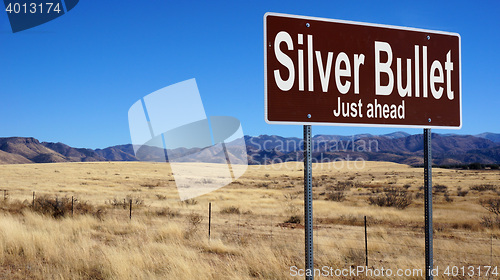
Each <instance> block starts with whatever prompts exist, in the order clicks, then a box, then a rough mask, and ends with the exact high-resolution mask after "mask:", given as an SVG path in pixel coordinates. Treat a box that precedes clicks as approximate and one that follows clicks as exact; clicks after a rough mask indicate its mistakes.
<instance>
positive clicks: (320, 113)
mask: <svg viewBox="0 0 500 280" xmlns="http://www.w3.org/2000/svg"><path fill="white" fill-rule="evenodd" d="M264 57H265V87H266V90H265V114H266V122H268V123H271V124H317V125H348V126H400V127H425V128H433V127H436V128H460V127H461V125H462V108H461V101H462V98H461V94H462V90H461V64H460V35H459V34H456V33H449V32H440V31H430V30H422V29H413V28H405V27H394V26H385V25H375V24H366V23H357V22H346V21H339V20H331V19H321V18H311V17H302V16H291V15H283V14H274V13H267V14H266V15H265V16H264Z"/></svg>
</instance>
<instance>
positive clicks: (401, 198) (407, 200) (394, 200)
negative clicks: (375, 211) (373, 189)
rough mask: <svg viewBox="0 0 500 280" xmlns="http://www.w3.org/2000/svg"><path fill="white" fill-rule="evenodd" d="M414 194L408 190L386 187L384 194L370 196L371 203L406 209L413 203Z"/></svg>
mask: <svg viewBox="0 0 500 280" xmlns="http://www.w3.org/2000/svg"><path fill="white" fill-rule="evenodd" d="M412 200H413V198H412V195H411V194H410V193H408V191H407V190H404V189H398V188H386V189H384V192H383V193H382V194H379V195H377V196H372V197H369V198H368V202H369V203H370V204H371V205H377V206H381V207H394V208H397V209H405V208H406V207H408V206H409V205H410V204H411V203H412Z"/></svg>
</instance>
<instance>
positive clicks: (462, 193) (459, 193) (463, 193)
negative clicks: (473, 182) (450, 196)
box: [457, 190, 469, 197]
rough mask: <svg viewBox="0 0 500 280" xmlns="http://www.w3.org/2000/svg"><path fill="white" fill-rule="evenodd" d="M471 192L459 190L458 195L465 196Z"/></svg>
mask: <svg viewBox="0 0 500 280" xmlns="http://www.w3.org/2000/svg"><path fill="white" fill-rule="evenodd" d="M468 193H469V190H463V191H458V192H457V195H458V196H462V197H465V196H466V195H467V194H468Z"/></svg>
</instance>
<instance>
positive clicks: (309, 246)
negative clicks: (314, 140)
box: [304, 125, 314, 280]
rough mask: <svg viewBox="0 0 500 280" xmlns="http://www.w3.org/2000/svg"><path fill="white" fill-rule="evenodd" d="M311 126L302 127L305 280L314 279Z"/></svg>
mask: <svg viewBox="0 0 500 280" xmlns="http://www.w3.org/2000/svg"><path fill="white" fill-rule="evenodd" d="M312 200H313V199H312V156H311V126H310V125H304V226H305V255H306V267H305V268H306V273H305V275H306V280H313V279H314V264H313V263H314V261H313V207H312Z"/></svg>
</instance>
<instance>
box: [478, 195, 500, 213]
mask: <svg viewBox="0 0 500 280" xmlns="http://www.w3.org/2000/svg"><path fill="white" fill-rule="evenodd" d="M479 203H480V204H481V206H483V207H484V209H486V210H488V212H490V213H492V214H495V216H498V215H499V214H500V198H489V199H485V200H480V201H479Z"/></svg>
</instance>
